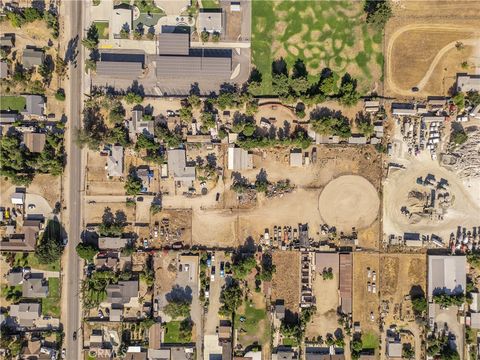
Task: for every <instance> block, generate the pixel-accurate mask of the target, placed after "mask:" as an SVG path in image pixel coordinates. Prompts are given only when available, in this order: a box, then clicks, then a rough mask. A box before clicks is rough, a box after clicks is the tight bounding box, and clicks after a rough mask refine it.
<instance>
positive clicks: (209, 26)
mask: <svg viewBox="0 0 480 360" xmlns="http://www.w3.org/2000/svg"><path fill="white" fill-rule="evenodd" d="M197 30H198V31H199V32H203V31H206V32H209V33H211V34H213V33H219V34H221V33H222V31H223V11H222V10H219V11H210V10H208V11H205V10H204V11H200V13H199V14H198V17H197Z"/></svg>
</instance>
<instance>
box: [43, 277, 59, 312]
mask: <svg viewBox="0 0 480 360" xmlns="http://www.w3.org/2000/svg"><path fill="white" fill-rule="evenodd" d="M42 314H43V316H53V317H60V279H59V278H49V279H48V296H47V297H46V298H43V299H42Z"/></svg>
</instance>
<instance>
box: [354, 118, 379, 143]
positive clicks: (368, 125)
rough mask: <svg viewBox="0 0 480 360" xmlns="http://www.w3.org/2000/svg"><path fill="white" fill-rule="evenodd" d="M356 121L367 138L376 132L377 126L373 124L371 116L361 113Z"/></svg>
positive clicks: (359, 129)
mask: <svg viewBox="0 0 480 360" xmlns="http://www.w3.org/2000/svg"><path fill="white" fill-rule="evenodd" d="M356 121H357V128H358V131H360V132H361V133H362V134H363V135H365V136H366V137H367V138H369V137H370V136H372V135H373V133H374V132H375V131H374V129H375V127H374V126H373V124H372V122H371V120H370V117H368V116H365V115H364V114H361V115H360V116H357V119H356Z"/></svg>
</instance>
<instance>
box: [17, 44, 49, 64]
mask: <svg viewBox="0 0 480 360" xmlns="http://www.w3.org/2000/svg"><path fill="white" fill-rule="evenodd" d="M44 59H45V54H44V52H43V50H41V49H33V48H25V49H24V50H23V55H22V64H23V66H24V67H25V68H31V67H33V66H39V65H42V64H43V60H44Z"/></svg>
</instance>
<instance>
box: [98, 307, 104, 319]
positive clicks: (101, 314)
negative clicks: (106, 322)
mask: <svg viewBox="0 0 480 360" xmlns="http://www.w3.org/2000/svg"><path fill="white" fill-rule="evenodd" d="M98 317H99V318H100V319H103V311H102V310H100V309H98Z"/></svg>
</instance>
